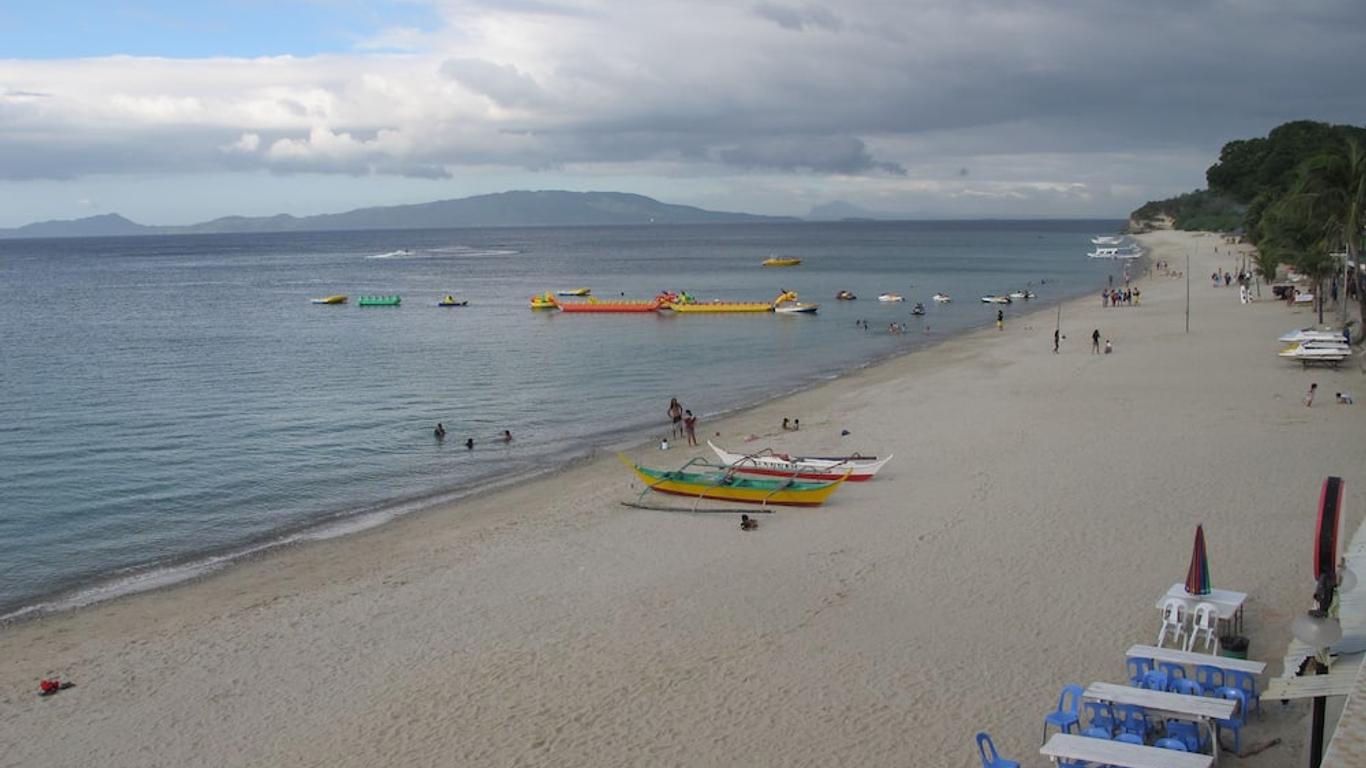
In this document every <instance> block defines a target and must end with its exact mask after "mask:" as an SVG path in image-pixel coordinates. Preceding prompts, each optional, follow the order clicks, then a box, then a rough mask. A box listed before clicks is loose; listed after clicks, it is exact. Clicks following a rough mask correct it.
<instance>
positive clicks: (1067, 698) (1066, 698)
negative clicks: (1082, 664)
mask: <svg viewBox="0 0 1366 768" xmlns="http://www.w3.org/2000/svg"><path fill="white" fill-rule="evenodd" d="M1082 693H1083V691H1082V688H1081V686H1080V685H1064V686H1063V687H1062V692H1061V693H1059V694H1058V708H1057V710H1055V711H1053V712H1049V713H1048V714H1046V715H1044V716H1043V738H1042V739H1039V745H1040V746H1042V745H1043V743H1044V742H1046V741H1048V726H1050V725H1056V726H1058V730H1060V731H1062V732H1063V733H1071V732H1072V729H1073V728H1076V729H1077V730H1078V731H1080V730H1081V715H1079V714H1077V707H1079V706H1080V705H1081V694H1082Z"/></svg>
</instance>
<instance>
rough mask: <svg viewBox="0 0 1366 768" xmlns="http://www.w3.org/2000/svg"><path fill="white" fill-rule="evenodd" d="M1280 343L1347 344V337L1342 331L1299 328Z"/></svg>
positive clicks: (1281, 339) (1283, 337)
mask: <svg viewBox="0 0 1366 768" xmlns="http://www.w3.org/2000/svg"><path fill="white" fill-rule="evenodd" d="M1279 341H1284V342H1286V343H1287V344H1296V343H1299V342H1302V341H1329V342H1333V341H1336V342H1341V343H1343V344H1346V343H1347V337H1346V336H1345V335H1343V333H1342V331H1319V330H1315V329H1313V328H1299V329H1296V330H1294V331H1291V332H1290V333H1287V334H1285V335H1284V336H1282V337H1281V338H1280V339H1279Z"/></svg>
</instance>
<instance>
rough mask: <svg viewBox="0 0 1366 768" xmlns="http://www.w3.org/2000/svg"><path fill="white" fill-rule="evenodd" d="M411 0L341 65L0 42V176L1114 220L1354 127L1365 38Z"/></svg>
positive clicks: (1281, 23) (963, 7) (1356, 6)
mask: <svg viewBox="0 0 1366 768" xmlns="http://www.w3.org/2000/svg"><path fill="white" fill-rule="evenodd" d="M433 5H434V6H435V7H436V9H437V10H438V12H439V13H440V14H441V16H442V18H443V19H444V21H445V24H444V26H441V27H440V28H437V29H433V30H416V29H408V28H392V29H387V30H384V31H382V32H380V33H379V34H377V35H376V36H375V37H373V38H372V39H370V40H367V41H364V42H363V43H362V44H361V45H360V46H359V47H358V50H357V51H355V52H354V53H349V54H331V55H321V56H313V57H306V58H298V57H291V56H278V57H265V58H257V59H232V58H205V59H189V60H170V59H158V58H132V57H110V58H103V59H95V60H66V61H61V60H58V61H51V60H33V61H26V60H4V59H0V179H10V180H14V179H34V178H53V179H61V178H72V177H80V176H85V175H89V174H114V175H117V174H128V173H138V174H145V173H163V174H173V173H205V172H219V171H234V172H241V171H252V170H266V171H271V172H274V173H276V174H291V173H302V172H318V173H339V174H353V175H354V174H381V175H400V176H402V175H407V176H412V177H417V178H439V177H442V176H445V175H448V174H452V173H456V174H460V173H474V172H483V171H482V170H480V169H485V170H486V169H490V168H491V169H495V170H497V171H498V172H521V171H524V170H525V169H537V170H540V171H542V172H543V175H544V176H545V178H546V179H547V183H546V186H555V185H556V179H566V178H569V177H570V176H571V175H577V178H589V177H592V176H593V175H594V174H602V173H611V174H613V175H614V177H616V178H621V177H630V176H631V175H633V174H634V175H636V176H638V177H640V178H641V179H642V180H644V181H643V183H644V184H646V185H650V184H653V185H656V186H661V185H662V181H661V180H667V179H671V178H672V179H684V178H696V179H712V178H715V179H728V180H729V182H728V183H729V184H731V185H732V186H733V187H734V188H736V189H740V188H744V189H750V190H752V191H754V193H755V194H767V195H771V196H772V198H771V199H772V200H779V199H785V200H788V201H793V202H796V201H804V200H805V199H806V197H804V196H815V197H818V196H819V194H820V192H819V190H820V189H825V190H829V191H830V192H831V194H832V195H834V194H839V193H840V192H841V191H850V189H849V188H853V189H854V191H858V190H860V189H861V190H863V191H862V192H860V194H866V195H871V194H872V192H870V191H868V190H870V189H873V188H876V189H880V190H884V191H886V193H887V194H891V195H894V196H895V195H901V196H902V197H901V198H900V199H909V198H908V197H906V196H907V195H911V194H914V195H917V196H936V195H937V196H938V197H937V198H936V199H938V200H941V201H943V202H944V204H945V205H952V204H953V203H952V201H953V200H960V199H966V198H968V197H977V198H981V199H990V198H991V197H993V196H995V197H1000V198H1009V199H1025V200H1038V199H1042V198H1045V197H1046V198H1049V199H1052V200H1069V199H1070V200H1072V201H1074V202H1083V203H1088V204H1092V205H1110V206H1113V210H1114V211H1121V210H1127V209H1128V208H1130V207H1133V205H1132V203H1134V202H1135V198H1138V197H1141V196H1143V195H1148V196H1160V195H1159V194H1153V193H1154V192H1159V193H1160V194H1166V193H1169V192H1172V191H1179V190H1181V189H1185V188H1189V187H1192V186H1195V185H1197V184H1198V183H1199V179H1200V171H1201V170H1202V169H1203V165H1208V164H1209V163H1210V162H1212V160H1213V158H1214V153H1215V152H1216V151H1217V148H1218V146H1219V144H1220V143H1222V142H1223V141H1225V140H1228V139H1232V138H1239V137H1244V136H1251V135H1257V134H1259V133H1262V132H1264V131H1265V130H1266V129H1268V128H1270V127H1272V126H1273V125H1275V124H1276V123H1278V122H1281V121H1283V120H1286V119H1293V118H1302V117H1307V118H1315V119H1327V120H1334V121H1355V122H1363V117H1366V106H1363V105H1362V104H1361V103H1360V102H1359V100H1357V101H1354V100H1350V99H1341V98H1338V97H1337V95H1336V94H1340V93H1344V92H1351V89H1352V88H1353V87H1354V84H1353V82H1352V78H1353V77H1354V72H1353V71H1352V70H1351V68H1350V67H1342V66H1340V62H1341V61H1343V60H1350V59H1351V58H1352V57H1353V56H1354V55H1355V51H1357V50H1359V49H1360V43H1361V40H1360V37H1361V32H1360V30H1362V29H1366V6H1363V5H1361V4H1360V3H1351V2H1345V1H1344V2H1337V3H1325V4H1323V5H1322V6H1321V7H1318V8H1316V10H1315V13H1314V14H1312V15H1308V14H1304V15H1299V16H1296V13H1297V12H1296V11H1294V10H1288V11H1285V12H1284V13H1275V14H1272V13H1268V12H1265V11H1264V10H1263V9H1260V8H1258V7H1255V6H1249V5H1247V4H1241V5H1228V4H1222V5H1219V6H1218V7H1217V8H1213V7H1205V6H1198V7H1190V6H1187V5H1184V4H1182V5H1173V6H1172V7H1170V8H1168V9H1166V10H1164V11H1162V12H1161V13H1155V12H1152V11H1151V9H1150V8H1148V7H1146V6H1143V7H1139V6H1131V5H1130V4H1127V3H1118V2H1115V3H1096V4H1088V5H1087V6H1085V7H1084V8H1078V7H1076V6H1074V5H1072V4H1064V3H1062V2H1048V1H1046V0H1031V1H1030V2H1026V3H1023V4H1012V5H1007V6H1002V5H999V4H994V3H985V2H980V1H978V0H972V1H969V2H957V1H956V0H925V1H922V2H891V1H890V0H849V1H847V2H841V3H839V4H837V5H836V4H829V5H823V4H820V3H811V2H786V1H783V0H763V1H762V2H758V3H756V4H745V3H730V2H720V0H714V1H710V2H708V1H702V2H693V1H685V0H645V1H643V2H640V3H633V4H629V5H627V4H617V3H607V2H598V1H595V0H563V1H552V0H504V1H503V2H487V3H480V2H477V1H475V2H468V1H466V2H439V3H433ZM1287 14H1289V16H1291V17H1293V18H1287V17H1286V16H1287ZM1140 28H1141V29H1143V30H1144V37H1145V39H1151V40H1154V41H1156V44H1155V46H1153V47H1143V46H1137V45H1134V44H1132V40H1133V39H1135V38H1134V36H1133V34H1132V30H1135V29H1140ZM1252 48H1255V49H1256V50H1257V51H1258V55H1257V56H1249V55H1248V54H1247V51H1248V50H1249V49H1252ZM1306 78H1312V82H1314V83H1315V87H1314V88H1312V89H1307V88H1305V87H1304V85H1303V83H1304V82H1305V81H1306ZM1250 83H1256V95H1255V98H1249V93H1248V91H1249V87H1250V86H1249V84H1250ZM1155 156H1156V158H1157V159H1156V160H1155V159H1154V157H1155ZM1098 161H1099V162H1098ZM1192 168H1194V169H1195V170H1194V171H1192ZM962 169H968V170H969V174H968V175H967V176H963V175H961V170H962ZM903 174H904V177H902V175H903ZM899 177H900V178H899ZM782 179H788V180H789V181H788V182H783V181H781V180H782ZM793 179H797V180H800V181H791V180H793ZM852 179H862V181H859V182H854V181H851V180H852ZM747 180H748V181H747ZM749 181H753V182H754V183H748V182H749ZM808 182H809V183H808ZM949 182H952V183H949ZM916 184H920V185H921V186H920V187H919V188H914V190H915V191H914V192H912V190H913V185H916ZM859 185H861V186H859ZM1031 185H1032V186H1031ZM798 187H800V188H801V190H802V192H801V195H798V194H797V193H796V192H793V191H792V189H794V188H798ZM1018 196H1023V197H1022V198H1019V197H1018ZM1121 198H1123V199H1121ZM928 199H929V197H924V199H921V198H919V197H918V198H917V200H918V202H917V203H916V204H917V205H923V204H925V200H928ZM1136 202H1142V200H1141V199H1137V200H1136ZM770 204H771V203H770ZM1050 204H1051V203H1050ZM740 207H763V205H753V206H740Z"/></svg>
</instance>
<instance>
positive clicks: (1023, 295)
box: [1010, 291, 1034, 299]
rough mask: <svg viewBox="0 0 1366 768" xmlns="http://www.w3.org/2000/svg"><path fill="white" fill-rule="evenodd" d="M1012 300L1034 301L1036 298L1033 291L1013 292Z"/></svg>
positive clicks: (1011, 293) (1011, 294)
mask: <svg viewBox="0 0 1366 768" xmlns="http://www.w3.org/2000/svg"><path fill="white" fill-rule="evenodd" d="M1010 298H1012V299H1032V298H1034V293H1033V292H1032V291H1011V292H1010Z"/></svg>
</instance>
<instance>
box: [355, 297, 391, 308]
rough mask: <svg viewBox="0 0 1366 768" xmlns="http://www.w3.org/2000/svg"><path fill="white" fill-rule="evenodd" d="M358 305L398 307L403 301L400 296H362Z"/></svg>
mask: <svg viewBox="0 0 1366 768" xmlns="http://www.w3.org/2000/svg"><path fill="white" fill-rule="evenodd" d="M356 303H357V304H359V305H361V306H362V307H397V306H398V305H399V304H402V303H403V299H402V298H401V297H399V296H362V297H360V298H359V299H357V300H356Z"/></svg>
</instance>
